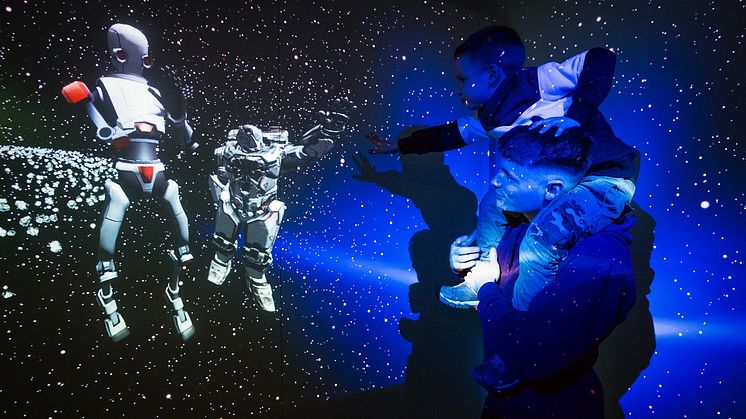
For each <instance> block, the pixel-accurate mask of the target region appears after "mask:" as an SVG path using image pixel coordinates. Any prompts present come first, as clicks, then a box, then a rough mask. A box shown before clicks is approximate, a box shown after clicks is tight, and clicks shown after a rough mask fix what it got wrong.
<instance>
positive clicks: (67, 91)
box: [62, 81, 116, 141]
mask: <svg viewBox="0 0 746 419" xmlns="http://www.w3.org/2000/svg"><path fill="white" fill-rule="evenodd" d="M62 96H63V97H64V98H65V100H67V102H68V103H72V104H78V103H84V104H85V107H86V111H88V117H89V118H91V121H92V122H93V125H95V126H96V137H97V138H98V139H99V140H102V141H111V140H112V139H113V138H114V133H115V131H116V126H114V127H112V126H111V125H109V123H108V122H106V119H104V117H103V115H101V112H100V111H99V109H98V108H97V107H96V103H95V100H94V99H95V97H94V95H93V94H92V93H91V91H90V89H88V86H86V84H85V83H83V82H82V81H74V82H72V83H70V84H68V85H67V86H65V87H63V88H62ZM100 96H101V95H100V94H99V95H98V97H100Z"/></svg>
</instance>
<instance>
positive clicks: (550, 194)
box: [492, 126, 591, 218]
mask: <svg viewBox="0 0 746 419" xmlns="http://www.w3.org/2000/svg"><path fill="white" fill-rule="evenodd" d="M590 148H591V140H590V139H589V138H588V137H587V136H586V135H585V134H583V132H582V131H581V130H579V129H572V130H568V131H565V132H564V133H563V134H562V135H560V136H559V137H555V136H554V132H553V131H552V132H549V133H546V134H539V132H538V130H529V129H528V127H525V126H521V127H516V128H513V129H512V130H510V131H508V132H507V133H506V134H505V135H503V137H502V138H501V139H500V145H499V147H498V150H499V152H500V154H501V156H502V160H501V162H500V165H499V166H498V173H497V175H496V176H495V178H494V179H492V186H493V187H494V188H495V192H496V195H497V206H498V207H499V208H500V209H503V210H506V211H511V212H521V213H524V214H526V215H527V216H529V218H531V217H532V216H533V215H535V214H536V213H537V212H538V211H539V210H540V209H541V208H542V207H543V206H544V205H545V204H546V203H548V202H550V201H552V200H554V199H555V198H557V197H558V196H559V195H560V194H562V193H563V192H565V191H566V190H568V189H570V188H572V187H573V186H575V185H577V184H578V182H579V181H580V179H581V178H582V177H583V176H585V173H586V172H587V171H588V167H589V166H590V158H589V154H590Z"/></svg>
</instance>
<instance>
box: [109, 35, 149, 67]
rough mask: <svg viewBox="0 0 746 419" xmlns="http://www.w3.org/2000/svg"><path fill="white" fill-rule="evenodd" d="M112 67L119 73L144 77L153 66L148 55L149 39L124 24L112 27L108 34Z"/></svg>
mask: <svg viewBox="0 0 746 419" xmlns="http://www.w3.org/2000/svg"><path fill="white" fill-rule="evenodd" d="M107 40H108V42H109V55H110V56H111V65H112V66H113V67H114V70H115V71H116V72H117V73H126V74H135V75H138V76H140V75H142V71H143V69H145V68H150V66H152V65H153V59H152V58H150V55H148V38H146V37H145V35H143V33H142V32H140V31H139V30H138V29H135V28H133V27H132V26H130V25H125V24H123V23H116V24H114V25H111V27H110V28H109V30H108V32H107Z"/></svg>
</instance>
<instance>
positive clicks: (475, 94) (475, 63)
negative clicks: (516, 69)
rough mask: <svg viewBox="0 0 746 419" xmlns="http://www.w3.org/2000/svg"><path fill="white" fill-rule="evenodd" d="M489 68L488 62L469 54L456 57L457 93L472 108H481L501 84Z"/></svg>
mask: <svg viewBox="0 0 746 419" xmlns="http://www.w3.org/2000/svg"><path fill="white" fill-rule="evenodd" d="M489 68H490V67H489V66H488V65H487V64H484V63H482V62H480V61H479V60H474V59H472V58H471V56H470V55H469V54H464V55H462V56H460V57H456V60H455V62H454V71H455V72H456V81H457V83H458V88H457V93H458V95H459V97H460V98H461V101H462V102H463V103H464V105H466V107H467V108H468V109H470V110H479V109H480V108H481V107H482V105H484V103H485V102H487V100H488V99H489V98H490V96H492V94H493V93H495V90H496V89H497V86H498V85H499V81H498V80H496V78H495V77H496V75H495V74H491V73H490V71H489Z"/></svg>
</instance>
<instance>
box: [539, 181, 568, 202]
mask: <svg viewBox="0 0 746 419" xmlns="http://www.w3.org/2000/svg"><path fill="white" fill-rule="evenodd" d="M564 190H565V182H563V181H561V180H560V179H553V180H550V181H549V182H547V189H546V191H545V192H544V199H545V200H547V201H551V200H553V199H555V198H557V197H558V196H560V194H561V193H562V192H564Z"/></svg>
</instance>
